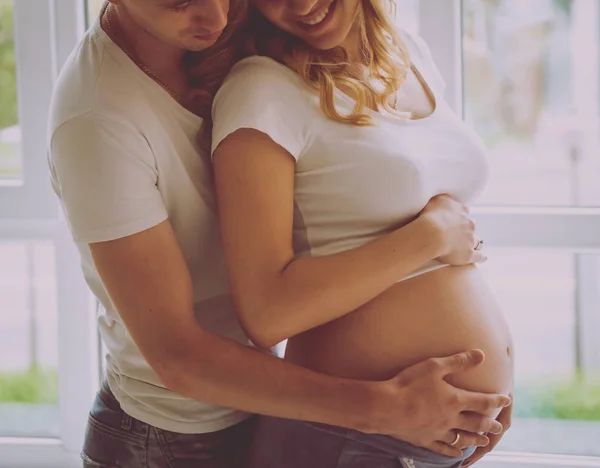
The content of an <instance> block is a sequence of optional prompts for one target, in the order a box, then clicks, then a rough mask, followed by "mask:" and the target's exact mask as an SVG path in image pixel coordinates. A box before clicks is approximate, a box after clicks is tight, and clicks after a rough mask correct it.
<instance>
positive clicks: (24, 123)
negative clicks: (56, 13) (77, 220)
mask: <svg viewBox="0 0 600 468" xmlns="http://www.w3.org/2000/svg"><path fill="white" fill-rule="evenodd" d="M51 8H52V2H49V1H39V0H37V1H36V0H13V14H14V26H15V30H14V34H15V37H14V39H15V55H16V63H17V65H16V67H17V69H16V72H17V96H18V102H17V104H18V114H19V126H20V128H21V161H22V173H21V178H22V183H13V181H4V180H2V181H0V200H1V201H2V203H1V204H0V220H6V219H9V220H23V219H26V220H28V221H31V220H39V219H43V220H48V219H49V218H52V217H54V215H55V214H56V201H55V199H54V197H52V196H51V195H52V194H51V189H50V183H49V178H48V170H47V166H46V158H45V155H46V138H45V135H46V120H47V110H48V107H49V103H50V97H51V94H52V86H53V82H54V76H55V75H54V67H55V61H54V54H53V50H52V47H51V46H52V41H51V40H50V38H51V33H52V29H51V23H50V22H49V21H48V20H49V18H50V17H51ZM34 11H35V13H36V14H32V12H34ZM33 33H35V36H33ZM32 37H38V38H39V39H38V40H35V41H32V40H31V38H32Z"/></svg>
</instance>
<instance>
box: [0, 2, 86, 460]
mask: <svg viewBox="0 0 600 468" xmlns="http://www.w3.org/2000/svg"><path fill="white" fill-rule="evenodd" d="M32 12H35V14H32ZM82 32H83V5H81V2H80V0H61V1H60V2H55V1H45V2H40V1H39V0H18V1H15V0H0V465H2V466H10V467H11V468H12V467H15V468H16V467H20V466H57V467H58V466H60V467H70V466H80V462H79V461H78V456H77V453H78V451H79V450H80V447H81V441H82V438H83V427H84V424H85V421H86V417H87V412H88V411H89V407H90V403H91V401H92V398H93V395H94V392H95V389H96V388H97V382H98V371H97V369H96V368H95V366H96V365H97V362H98V360H97V349H96V341H95V339H96V335H95V328H94V323H95V321H94V313H93V302H92V301H91V298H90V295H89V292H88V289H87V287H86V286H85V283H84V281H83V278H82V274H81V267H80V265H79V258H78V256H77V253H76V252H75V248H74V246H73V245H72V241H71V239H70V235H69V234H68V232H67V231H66V227H65V226H64V225H63V224H62V223H60V222H59V210H58V205H57V202H56V198H55V196H54V194H53V193H52V191H51V187H50V182H49V175H48V169H47V164H46V122H47V117H48V108H49V104H50V97H51V94H52V88H53V86H54V81H55V79H56V76H57V72H58V70H59V69H60V67H61V66H62V64H63V63H64V61H65V60H66V58H67V56H68V54H70V53H71V50H72V49H73V47H74V46H75V44H76V43H77V40H78V39H79V38H80V37H81V34H82ZM58 259H60V261H58ZM65 449H66V450H65Z"/></svg>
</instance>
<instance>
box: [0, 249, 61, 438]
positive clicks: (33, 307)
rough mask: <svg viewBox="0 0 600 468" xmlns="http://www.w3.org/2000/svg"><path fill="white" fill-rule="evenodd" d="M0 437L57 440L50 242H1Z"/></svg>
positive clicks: (54, 309) (53, 292) (53, 290)
mask: <svg viewBox="0 0 600 468" xmlns="http://www.w3.org/2000/svg"><path fill="white" fill-rule="evenodd" d="M0 258H1V259H2V262H0V436H58V388H57V387H58V378H57V363H58V352H57V323H56V279H55V258H54V246H53V244H52V242H39V241H36V242H25V241H15V242H13V241H0Z"/></svg>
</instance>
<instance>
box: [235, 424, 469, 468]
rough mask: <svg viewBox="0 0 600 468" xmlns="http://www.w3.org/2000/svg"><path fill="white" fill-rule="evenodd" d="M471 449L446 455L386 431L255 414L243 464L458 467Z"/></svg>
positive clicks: (258, 467)
mask: <svg viewBox="0 0 600 468" xmlns="http://www.w3.org/2000/svg"><path fill="white" fill-rule="evenodd" d="M474 451H475V447H469V448H468V449H466V450H464V451H463V454H462V456H460V457H457V458H450V457H445V456H443V455H438V454H437V453H433V452H431V451H429V450H426V449H424V448H420V447H416V446H414V445H411V444H409V443H408V442H403V441H400V440H397V439H393V438H391V437H387V436H382V435H376V434H365V433H362V432H358V431H353V430H351V429H344V428H341V427H335V426H328V425H325V424H316V423H307V422H302V421H292V420H289V419H279V418H272V417H267V416H260V417H259V418H258V422H257V425H256V429H255V431H254V438H253V443H252V448H251V449H250V455H249V456H248V462H247V465H246V468H459V467H460V466H461V465H462V462H463V461H464V460H466V459H467V458H468V457H469V456H471V454H473V452H474Z"/></svg>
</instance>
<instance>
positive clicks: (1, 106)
mask: <svg viewBox="0 0 600 468" xmlns="http://www.w3.org/2000/svg"><path fill="white" fill-rule="evenodd" d="M21 171H22V161H21V131H20V128H19V117H18V110H17V75H16V58H15V39H14V22H13V2H12V0H0V186H1V185H4V184H10V183H14V182H18V181H19V180H20V178H21Z"/></svg>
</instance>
